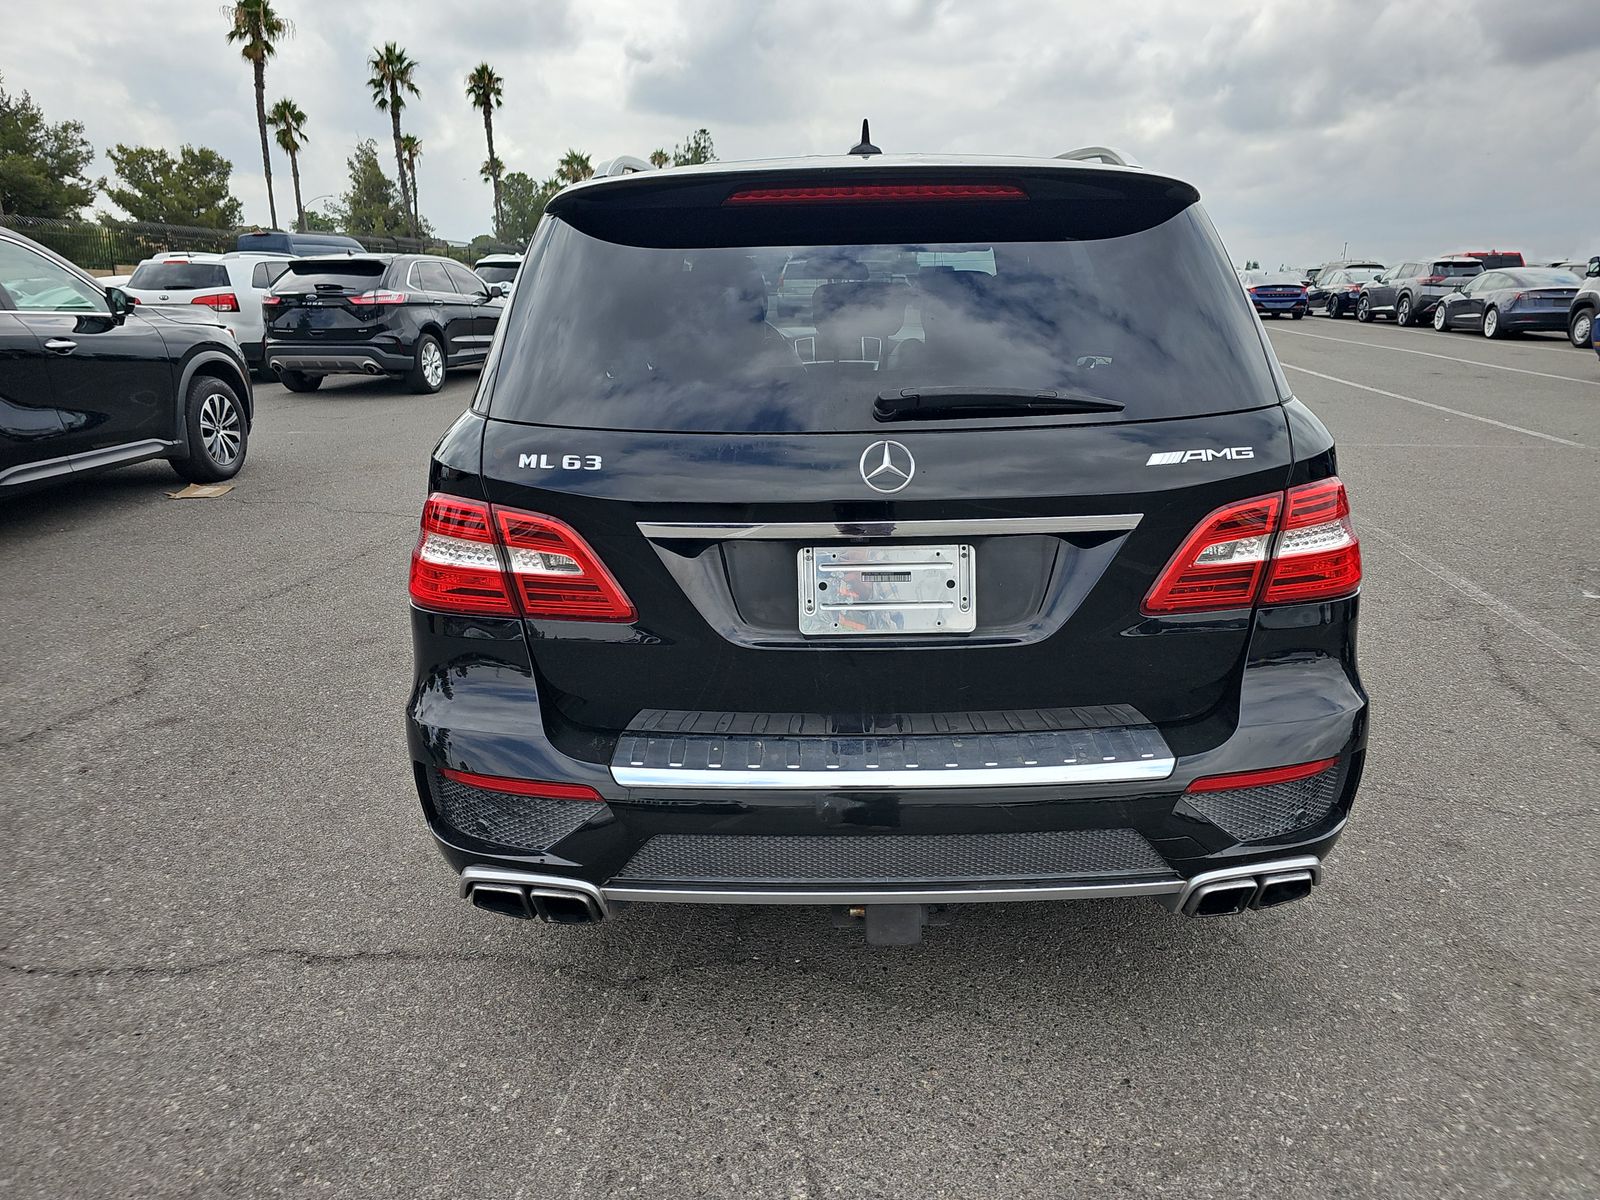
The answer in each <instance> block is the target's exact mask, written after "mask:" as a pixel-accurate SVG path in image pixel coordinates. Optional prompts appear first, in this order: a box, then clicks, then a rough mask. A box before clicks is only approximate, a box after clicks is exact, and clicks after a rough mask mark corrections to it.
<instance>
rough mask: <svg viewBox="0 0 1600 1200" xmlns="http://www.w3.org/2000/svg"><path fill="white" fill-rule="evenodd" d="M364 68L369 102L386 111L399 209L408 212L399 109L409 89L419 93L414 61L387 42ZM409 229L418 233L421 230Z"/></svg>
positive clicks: (403, 103) (408, 195)
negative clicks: (391, 131) (366, 71)
mask: <svg viewBox="0 0 1600 1200" xmlns="http://www.w3.org/2000/svg"><path fill="white" fill-rule="evenodd" d="M367 68H368V70H370V71H371V72H372V74H371V75H370V76H369V77H368V79H367V86H368V87H369V88H371V89H372V103H373V104H375V105H376V106H377V109H378V111H379V112H386V113H388V114H389V121H390V125H391V127H392V128H393V131H394V165H395V168H396V170H398V171H399V173H400V211H401V212H410V211H411V187H410V184H409V183H408V182H407V179H406V153H405V147H404V146H403V145H402V144H401V135H400V113H401V112H402V111H403V110H404V109H405V106H406V95H407V94H408V93H409V94H410V95H413V96H420V95H421V94H422V93H421V92H420V91H418V90H417V82H416V74H417V64H416V61H415V60H414V59H412V57H411V56H410V55H409V54H407V53H406V52H405V51H404V50H402V49H400V47H399V45H398V44H397V43H395V42H388V43H386V44H385V45H384V46H383V48H382V49H378V48H376V47H374V49H373V51H372V57H371V58H369V59H368V60H367ZM412 232H413V233H414V234H418V235H420V233H421V230H413V231H412Z"/></svg>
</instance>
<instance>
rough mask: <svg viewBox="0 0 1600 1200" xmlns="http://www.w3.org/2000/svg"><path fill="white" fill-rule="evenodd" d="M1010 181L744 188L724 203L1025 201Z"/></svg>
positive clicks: (1021, 191)
mask: <svg viewBox="0 0 1600 1200" xmlns="http://www.w3.org/2000/svg"><path fill="white" fill-rule="evenodd" d="M1027 198H1028V193H1027V192H1025V191H1023V190H1022V189H1021V188H1020V187H1017V186H1016V185H1015V184H1011V183H841V184H832V185H827V186H822V187H784V188H746V189H745V190H743V191H738V192H734V193H733V194H732V195H731V196H729V197H728V198H727V199H726V200H725V201H723V203H724V204H861V203H873V202H879V203H882V202H889V203H902V202H906V201H921V200H1026V199H1027Z"/></svg>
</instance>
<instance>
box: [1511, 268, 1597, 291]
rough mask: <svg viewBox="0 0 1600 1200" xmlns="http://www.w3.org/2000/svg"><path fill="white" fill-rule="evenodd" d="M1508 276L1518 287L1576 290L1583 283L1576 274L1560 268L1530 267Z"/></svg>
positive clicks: (1512, 272)
mask: <svg viewBox="0 0 1600 1200" xmlns="http://www.w3.org/2000/svg"><path fill="white" fill-rule="evenodd" d="M1506 275H1507V277H1508V278H1510V280H1511V282H1512V283H1514V284H1516V285H1517V286H1518V287H1543V288H1575V287H1577V286H1578V285H1579V284H1580V283H1581V282H1582V280H1580V279H1579V278H1578V276H1577V274H1576V273H1575V272H1572V271H1567V270H1563V269H1562V268H1560V267H1529V268H1526V269H1524V270H1521V271H1507V272H1506Z"/></svg>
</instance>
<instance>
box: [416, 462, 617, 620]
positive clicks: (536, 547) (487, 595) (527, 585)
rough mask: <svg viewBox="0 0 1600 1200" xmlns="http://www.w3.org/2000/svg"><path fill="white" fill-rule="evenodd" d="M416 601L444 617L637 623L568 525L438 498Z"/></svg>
mask: <svg viewBox="0 0 1600 1200" xmlns="http://www.w3.org/2000/svg"><path fill="white" fill-rule="evenodd" d="M411 599H412V600H413V601H414V602H415V603H416V604H417V605H418V606H419V607H421V608H427V609H433V610H435V611H437V612H450V613H462V614H471V615H475V616H487V617H517V616H523V617H537V618H540V619H548V620H556V621H631V620H633V618H634V617H635V616H636V615H637V613H636V611H635V609H634V607H633V603H632V602H631V601H630V600H629V599H628V597H627V596H626V595H625V594H624V593H623V591H622V587H621V585H619V584H618V583H617V581H616V579H615V578H614V577H613V576H612V574H611V572H610V571H608V570H606V568H605V564H604V563H602V562H601V561H600V560H599V558H598V557H596V555H595V553H594V551H593V550H591V549H590V548H589V544H588V543H587V542H585V541H584V540H583V538H582V537H581V536H579V534H578V532H577V531H576V530H575V529H573V528H572V527H571V526H570V525H567V524H566V523H565V522H562V521H558V520H556V519H555V518H554V517H546V516H541V515H540V514H538V513H528V512H519V511H517V510H516V509H510V508H500V507H498V506H490V505H488V504H485V503H483V502H482V501H479V500H466V499H463V498H461V497H460V496H446V495H442V494H439V493H435V494H434V495H432V496H429V497H428V502H427V504H426V505H425V506H424V507H423V510H422V536H421V538H420V539H419V540H418V542H417V548H416V550H415V551H414V552H413V553H412V555H411Z"/></svg>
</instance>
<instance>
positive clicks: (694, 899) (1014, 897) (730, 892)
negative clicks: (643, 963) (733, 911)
mask: <svg viewBox="0 0 1600 1200" xmlns="http://www.w3.org/2000/svg"><path fill="white" fill-rule="evenodd" d="M1182 890H1183V880H1181V879H1152V880H1145V881H1143V882H1140V883H1132V882H1129V883H1078V884H1070V883H1069V884H1057V885H1051V886H1045V887H1028V886H1027V885H1025V884H1024V885H1011V884H1008V885H1004V886H994V887H985V886H981V885H980V886H978V887H971V888H963V887H954V886H948V885H947V886H944V887H937V886H931V887H925V888H887V889H873V888H841V887H839V886H837V885H833V886H831V887H821V888H814V889H808V890H804V891H797V890H795V889H794V888H793V887H788V888H773V889H767V888H754V887H750V886H749V885H747V884H746V885H741V886H737V887H729V888H720V887H717V886H715V885H713V886H710V887H684V886H668V887H645V886H638V887H635V886H624V887H606V888H605V889H604V891H605V897H606V899H607V900H614V901H631V902H634V903H639V902H643V903H651V902H660V903H668V904H998V903H1003V902H1006V901H1026V900H1111V899H1118V898H1121V897H1129V896H1170V895H1175V894H1177V893H1179V892H1181V891H1182Z"/></svg>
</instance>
